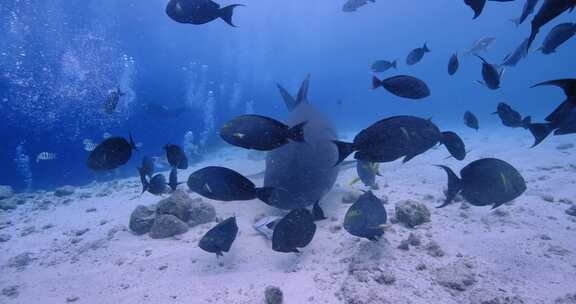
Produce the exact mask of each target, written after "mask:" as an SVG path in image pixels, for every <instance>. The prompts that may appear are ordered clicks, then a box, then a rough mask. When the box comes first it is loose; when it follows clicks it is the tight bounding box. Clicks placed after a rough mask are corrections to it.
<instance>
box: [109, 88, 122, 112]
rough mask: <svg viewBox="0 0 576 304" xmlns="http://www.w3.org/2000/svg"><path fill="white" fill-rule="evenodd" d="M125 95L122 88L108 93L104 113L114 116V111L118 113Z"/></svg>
mask: <svg viewBox="0 0 576 304" xmlns="http://www.w3.org/2000/svg"><path fill="white" fill-rule="evenodd" d="M124 95H126V94H124V93H122V91H120V88H115V89H113V90H110V91H109V92H108V96H107V97H106V101H105V102H104V112H106V114H113V113H114V111H116V107H117V106H118V102H119V101H120V97H122V96H124Z"/></svg>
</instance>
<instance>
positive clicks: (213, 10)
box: [166, 0, 243, 27]
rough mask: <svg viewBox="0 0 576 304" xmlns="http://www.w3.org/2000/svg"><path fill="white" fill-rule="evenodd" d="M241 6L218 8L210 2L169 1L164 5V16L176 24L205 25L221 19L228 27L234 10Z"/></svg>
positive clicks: (192, 0) (203, 0) (197, 0)
mask: <svg viewBox="0 0 576 304" xmlns="http://www.w3.org/2000/svg"><path fill="white" fill-rule="evenodd" d="M238 6H243V5H242V4H232V5H228V6H225V7H222V8H221V7H220V4H218V3H216V2H214V1H212V0H170V1H169V2H168V4H167V5H166V14H167V15H168V17H170V18H171V19H172V20H174V21H176V22H178V23H188V24H197V25H199V24H205V23H208V22H211V21H214V20H216V19H218V18H222V20H224V21H225V22H226V23H228V24H229V25H230V26H234V27H235V25H234V23H232V14H233V13H234V9H235V8H236V7H238Z"/></svg>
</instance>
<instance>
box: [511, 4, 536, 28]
mask: <svg viewBox="0 0 576 304" xmlns="http://www.w3.org/2000/svg"><path fill="white" fill-rule="evenodd" d="M538 1H540V0H526V3H524V7H523V8H522V14H521V15H520V17H518V18H516V19H512V20H510V21H512V22H514V24H516V26H519V25H520V24H522V23H523V22H524V20H526V18H528V16H530V15H532V13H534V9H535V8H536V4H538Z"/></svg>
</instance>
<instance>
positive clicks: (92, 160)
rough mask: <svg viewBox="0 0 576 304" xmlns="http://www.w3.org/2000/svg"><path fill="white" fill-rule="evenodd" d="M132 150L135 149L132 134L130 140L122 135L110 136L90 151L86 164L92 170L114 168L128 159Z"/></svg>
mask: <svg viewBox="0 0 576 304" xmlns="http://www.w3.org/2000/svg"><path fill="white" fill-rule="evenodd" d="M132 150H136V145H135V144H134V140H133V139H132V135H130V141H128V140H126V139H125V138H123V137H110V138H108V139H106V140H104V141H103V142H102V143H100V144H99V145H98V146H96V148H95V149H94V151H92V152H90V155H89V156H88V160H87V161H86V165H87V166H88V168H90V169H91V170H94V171H102V170H112V169H116V168H118V167H120V166H122V165H124V164H126V163H127V162H128V161H129V160H130V157H132Z"/></svg>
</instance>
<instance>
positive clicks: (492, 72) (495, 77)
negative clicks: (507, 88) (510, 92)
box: [476, 55, 504, 90]
mask: <svg viewBox="0 0 576 304" xmlns="http://www.w3.org/2000/svg"><path fill="white" fill-rule="evenodd" d="M476 57H478V58H480V60H482V79H484V81H479V80H478V83H480V84H482V85H485V86H486V87H487V88H489V89H490V90H498V89H499V88H500V81H501V79H502V76H503V74H504V70H503V69H499V68H498V66H497V65H495V64H491V63H488V61H486V60H485V59H484V58H482V57H480V56H479V55H476Z"/></svg>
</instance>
